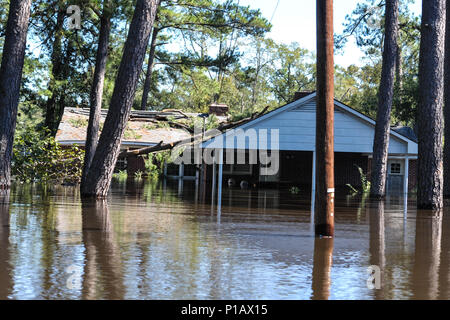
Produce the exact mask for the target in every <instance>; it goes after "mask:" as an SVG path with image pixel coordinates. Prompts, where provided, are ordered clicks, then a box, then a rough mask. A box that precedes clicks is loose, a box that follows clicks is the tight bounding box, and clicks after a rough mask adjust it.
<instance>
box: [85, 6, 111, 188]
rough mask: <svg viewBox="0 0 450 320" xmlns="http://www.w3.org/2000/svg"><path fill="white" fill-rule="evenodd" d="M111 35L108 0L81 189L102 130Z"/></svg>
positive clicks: (92, 92) (102, 18)
mask: <svg viewBox="0 0 450 320" xmlns="http://www.w3.org/2000/svg"><path fill="white" fill-rule="evenodd" d="M110 33H111V14H110V8H109V3H108V0H105V1H104V3H103V14H102V17H101V18H100V36H99V40H98V49H97V59H96V64H95V71H94V79H93V83H92V88H91V95H90V100H91V101H90V102H91V106H90V107H91V109H90V113H89V124H88V128H87V134H86V144H85V154H84V167H83V174H82V178H81V188H83V186H84V182H85V180H86V176H87V173H88V172H89V167H90V166H91V163H92V159H93V158H94V154H95V150H96V149H97V143H98V136H99V130H100V116H101V109H102V99H103V85H104V83H105V73H106V62H107V60H108V44H109V35H110Z"/></svg>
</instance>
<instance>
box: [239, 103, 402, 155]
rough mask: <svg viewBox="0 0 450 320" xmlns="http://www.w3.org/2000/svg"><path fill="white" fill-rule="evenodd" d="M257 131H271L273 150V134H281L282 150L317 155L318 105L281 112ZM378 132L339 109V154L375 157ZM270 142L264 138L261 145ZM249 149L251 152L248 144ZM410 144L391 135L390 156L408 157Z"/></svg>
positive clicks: (270, 118) (255, 126) (266, 121)
mask: <svg viewBox="0 0 450 320" xmlns="http://www.w3.org/2000/svg"><path fill="white" fill-rule="evenodd" d="M248 128H253V129H256V130H261V129H267V130H268V137H267V139H268V144H269V145H268V147H269V148H270V146H271V144H270V141H271V137H270V130H271V129H278V130H279V133H280V141H279V145H280V150H293V151H313V150H314V142H315V132H316V103H315V99H312V100H311V101H309V102H308V103H306V104H303V105H302V106H300V107H297V108H293V109H290V110H286V111H285V112H280V113H278V114H276V115H274V116H272V117H269V118H268V119H265V120H263V121H260V122H258V123H256V124H254V125H252V126H251V127H247V128H245V129H248ZM374 131H375V128H374V126H373V125H371V124H369V123H366V122H365V121H364V120H362V119H359V118H357V117H356V116H354V115H352V114H350V113H347V112H345V111H342V110H341V109H340V108H337V107H336V108H335V151H336V152H361V153H372V148H373V137H374ZM265 140H266V139H264V138H262V139H261V138H260V142H261V141H265ZM246 148H249V144H248V142H247V143H246ZM406 152H407V143H406V142H403V141H402V140H400V139H398V138H396V137H394V136H392V135H391V139H390V145H389V153H390V154H405V153H406Z"/></svg>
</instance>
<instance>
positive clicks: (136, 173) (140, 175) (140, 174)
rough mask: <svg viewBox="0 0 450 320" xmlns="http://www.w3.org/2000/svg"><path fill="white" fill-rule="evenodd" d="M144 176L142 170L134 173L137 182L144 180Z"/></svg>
mask: <svg viewBox="0 0 450 320" xmlns="http://www.w3.org/2000/svg"><path fill="white" fill-rule="evenodd" d="M143 175H144V172H142V171H141V170H138V171H136V172H135V173H134V179H135V180H138V181H139V180H142V176H143Z"/></svg>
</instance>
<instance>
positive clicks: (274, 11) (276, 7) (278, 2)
mask: <svg viewBox="0 0 450 320" xmlns="http://www.w3.org/2000/svg"><path fill="white" fill-rule="evenodd" d="M279 4H280V0H277V5H276V6H275V9H274V10H273V13H272V18H270V23H272V20H273V17H274V16H275V13H276V12H277V9H278V5H279Z"/></svg>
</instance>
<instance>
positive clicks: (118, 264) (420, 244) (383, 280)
mask: <svg viewBox="0 0 450 320" xmlns="http://www.w3.org/2000/svg"><path fill="white" fill-rule="evenodd" d="M179 187H181V185H178V184H176V183H175V184H170V183H163V182H157V183H156V182H155V183H150V182H140V183H134V182H128V183H124V184H118V183H115V184H114V185H113V188H112V192H111V195H110V197H109V198H108V200H107V201H99V202H94V201H89V202H83V203H82V201H81V200H80V197H79V192H78V190H77V188H74V187H62V186H42V185H14V186H13V188H12V190H11V191H10V192H8V193H6V192H4V191H2V192H0V217H1V223H2V224H1V228H0V241H1V246H0V298H1V299H449V298H450V212H448V214H447V212H444V213H441V214H431V213H429V212H417V210H416V209H415V203H414V198H410V199H409V200H408V199H404V198H403V197H401V196H399V197H391V198H387V199H386V201H385V202H382V203H379V202H370V201H368V200H365V199H362V198H361V197H353V198H352V197H349V196H343V197H341V198H339V197H338V199H337V203H336V205H337V208H336V214H335V215H336V236H335V238H334V239H316V238H315V237H314V233H313V225H312V224H311V209H310V200H309V195H302V194H301V193H300V194H298V195H293V194H290V193H289V192H281V191H278V190H239V189H224V190H223V199H222V208H221V212H220V213H218V211H217V207H215V206H211V201H212V199H211V197H206V200H205V201H199V200H195V199H196V196H195V195H196V192H195V191H194V189H193V188H192V186H190V185H189V183H188V182H186V183H185V184H184V185H183V188H179ZM406 204H407V206H405V205H406ZM369 266H378V267H379V268H380V277H379V280H380V285H381V288H380V289H369V288H368V284H367V282H368V279H369V276H370V275H369V273H368V271H367V268H368V267H369ZM375 277H376V275H375ZM374 283H376V281H375V282H374Z"/></svg>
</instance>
